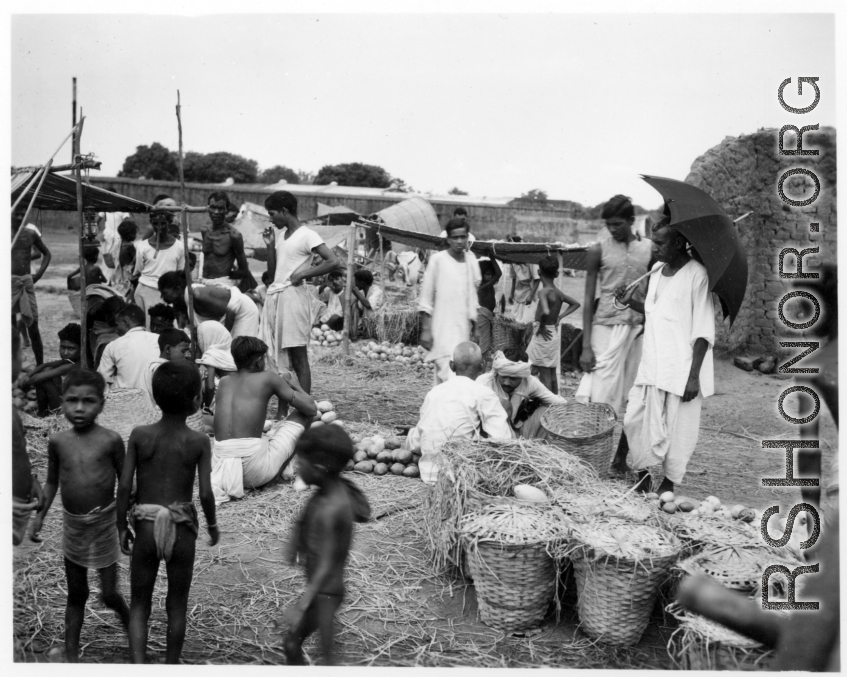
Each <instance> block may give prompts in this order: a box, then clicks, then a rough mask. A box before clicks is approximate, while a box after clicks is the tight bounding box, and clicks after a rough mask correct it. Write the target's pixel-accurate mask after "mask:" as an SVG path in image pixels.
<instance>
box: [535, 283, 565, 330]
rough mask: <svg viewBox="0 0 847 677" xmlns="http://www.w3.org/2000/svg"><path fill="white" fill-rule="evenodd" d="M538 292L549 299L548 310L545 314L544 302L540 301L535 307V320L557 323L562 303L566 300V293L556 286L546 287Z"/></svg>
mask: <svg viewBox="0 0 847 677" xmlns="http://www.w3.org/2000/svg"><path fill="white" fill-rule="evenodd" d="M538 293H539V295H541V294H544V296H545V298H546V299H547V308H548V311H547V313H546V314H545V313H544V309H543V308H542V304H541V303H539V304H538V306H537V308H536V309H535V320H536V321H537V322H540V323H541V324H548V325H554V324H556V322H557V321H558V319H559V313H560V312H561V310H562V304H563V303H564V302H565V295H564V294H563V293H562V292H561V291H559V290H558V289H556V288H555V287H550V288H547V287H544V288H542V289H541V290H539V292H538Z"/></svg>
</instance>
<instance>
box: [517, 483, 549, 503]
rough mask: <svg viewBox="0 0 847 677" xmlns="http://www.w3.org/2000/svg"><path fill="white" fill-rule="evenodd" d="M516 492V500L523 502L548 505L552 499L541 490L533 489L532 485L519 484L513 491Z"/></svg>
mask: <svg viewBox="0 0 847 677" xmlns="http://www.w3.org/2000/svg"><path fill="white" fill-rule="evenodd" d="M512 491H514V492H515V498H517V499H519V500H521V501H530V502H532V503H546V502H547V501H549V500H550V499H549V498H548V497H547V494H545V493H544V492H543V491H541V489H539V488H538V487H533V486H532V485H530V484H518V485H517V486H515V488H514V489H513V490H512Z"/></svg>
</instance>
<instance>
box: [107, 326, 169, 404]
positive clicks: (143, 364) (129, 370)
mask: <svg viewBox="0 0 847 677" xmlns="http://www.w3.org/2000/svg"><path fill="white" fill-rule="evenodd" d="M157 357H159V335H158V334H153V333H152V332H149V331H145V330H144V328H143V327H133V328H132V329H130V330H129V331H128V332H127V333H126V334H124V335H123V336H121V337H119V338H116V339H115V340H114V341H112V342H111V343H110V344H109V345H107V346H106V348H105V349H104V350H103V356H102V357H101V358H100V366H99V367H98V368H97V371H99V372H100V374H102V376H103V378H104V379H105V380H106V383H110V384H111V385H112V387H113V388H138V389H139V390H144V391H145V392H146V389H147V383H146V377H145V372H146V371H147V368H148V366H149V365H150V363H151V362H152V361H153V360H155V359H156V358H157Z"/></svg>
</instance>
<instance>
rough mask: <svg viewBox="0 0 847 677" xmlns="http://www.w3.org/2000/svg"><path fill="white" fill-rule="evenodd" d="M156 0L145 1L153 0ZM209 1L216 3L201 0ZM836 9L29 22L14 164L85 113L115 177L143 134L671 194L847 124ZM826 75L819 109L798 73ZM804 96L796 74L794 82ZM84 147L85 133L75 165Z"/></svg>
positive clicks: (591, 197)
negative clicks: (741, 140) (697, 174)
mask: <svg viewBox="0 0 847 677" xmlns="http://www.w3.org/2000/svg"><path fill="white" fill-rule="evenodd" d="M140 6H141V5H136V7H140ZM230 6H232V5H230ZM198 7H199V6H198ZM834 23H835V22H834V18H833V17H832V15H828V14H818V15H786V14H783V15H766V14H759V15H738V14H735V15H727V14H725V15H720V14H718V15H679V14H677V15H671V14H666V15H655V14H653V15H651V14H634V15H625V14H598V15H586V14H582V15H577V14H572V15H568V14H551V13H544V14H541V13H538V14H497V15H495V14H405V15H391V14H358V15H356V14H349V15H339V14H335V15H330V14H322V15H302V14H300V15H293V14H289V15H216V16H205V17H187V16H181V17H177V16H171V17H168V16H140V15H139V16H136V15H105V14H100V15H71V16H68V15H66V16H60V15H15V16H13V17H12V20H11V36H12V42H11V45H12V50H11V73H12V106H11V123H12V124H11V133H12V157H11V162H12V164H15V165H26V164H40V163H43V162H44V161H45V160H46V159H47V158H48V157H49V156H50V154H51V153H52V152H53V151H54V150H55V148H56V146H57V145H58V143H59V142H60V141H61V139H62V137H63V136H64V135H65V134H66V133H67V132H68V131H69V129H70V126H71V78H72V77H73V76H76V77H77V78H78V98H79V103H80V105H81V106H82V107H83V109H84V112H85V115H86V116H87V120H86V125H85V130H84V133H83V143H82V150H83V152H94V153H96V154H97V156H98V158H99V159H101V160H102V161H103V171H102V172H101V174H102V175H114V174H116V173H117V172H118V170H119V169H120V168H121V166H122V164H123V161H124V158H125V157H126V156H127V155H130V154H131V153H133V152H134V150H135V147H136V146H138V145H142V144H145V145H149V144H151V143H152V142H154V141H158V142H160V143H162V144H164V145H165V146H167V147H168V148H170V149H172V150H175V149H176V148H177V126H176V117H175V115H174V106H175V104H176V90H177V89H179V90H180V91H181V95H182V104H183V130H184V135H185V139H184V142H185V149H186V150H192V151H199V152H213V151H229V152H233V153H238V154H240V155H243V156H245V157H248V158H251V159H254V160H256V161H258V163H259V165H260V167H263V168H264V167H269V166H272V165H275V164H284V165H287V166H289V167H292V168H294V169H306V170H311V171H317V170H318V169H320V167H321V166H323V165H325V164H336V163H341V162H356V161H359V162H366V163H369V164H378V165H380V166H382V167H384V168H385V169H386V170H387V171H388V172H389V173H391V174H392V175H394V176H399V177H401V178H403V179H405V180H406V182H407V183H409V184H411V185H412V186H413V187H414V188H416V189H418V190H432V191H434V192H438V193H444V192H446V191H447V190H448V189H450V188H451V187H453V186H458V187H459V188H461V189H463V190H465V191H467V192H469V193H471V195H480V196H482V195H486V196H518V195H520V194H521V193H522V192H525V191H527V190H529V189H531V188H541V189H543V190H546V191H547V192H548V194H549V195H550V197H554V198H560V199H570V200H576V201H579V202H582V203H583V204H586V205H594V204H597V203H599V202H601V201H604V200H606V199H608V198H609V197H610V196H612V195H613V194H615V193H619V192H623V193H626V194H628V195H630V196H631V197H632V198H633V199H634V200H635V201H636V202H637V203H639V204H642V205H643V206H645V207H656V206H658V205H659V204H660V202H661V201H660V199H659V198H658V194H657V193H655V192H654V191H653V190H652V189H651V188H650V187H649V186H647V185H646V184H644V183H643V182H642V181H640V179H639V178H638V175H639V174H641V173H647V174H656V175H660V176H669V177H675V178H680V179H683V178H685V176H686V175H687V174H688V170H689V168H690V167H691V164H692V162H693V161H694V160H695V158H696V157H697V156H699V155H701V154H702V153H704V152H705V151H706V150H708V149H709V148H711V147H713V146H714V145H716V144H717V143H719V142H720V141H721V140H722V139H723V138H724V137H725V136H735V135H738V134H742V133H749V132H753V131H755V130H756V129H758V128H760V127H779V126H781V125H783V124H790V123H794V124H812V123H814V122H818V123H819V124H821V125H822V126H823V125H835V80H834V77H835V53H834V43H835V26H834ZM801 75H802V76H817V77H819V78H820V81H819V84H820V87H821V89H822V92H823V97H822V101H821V103H820V105H819V106H818V108H817V109H816V115H815V118H814V120H811V119H809V118H810V116H804V118H802V122H801V123H798V122H797V119H800V118H799V117H798V116H792V115H789V114H788V113H786V112H785V111H784V110H783V109H782V108H781V107H780V106H779V104H778V102H777V99H776V92H777V88H778V86H779V83H780V82H781V81H782V80H783V79H784V78H786V77H789V76H792V77H794V78H795V79H796V77H797V76H801ZM786 99H787V101H788V102H789V103H796V102H797V101H798V100H799V99H798V97H797V96H796V85H795V86H793V87H790V88H788V89H787V90H786ZM69 158H70V146H69V145H68V146H67V147H66V148H65V149H64V150H63V151H62V153H61V154H60V156H59V159H60V160H61V161H67V160H69Z"/></svg>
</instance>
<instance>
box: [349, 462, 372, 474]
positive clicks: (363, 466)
mask: <svg viewBox="0 0 847 677" xmlns="http://www.w3.org/2000/svg"><path fill="white" fill-rule="evenodd" d="M353 469H354V470H358V471H359V472H373V469H374V464H373V461H359V462H358V463H357V464H356V465H354V466H353Z"/></svg>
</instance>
